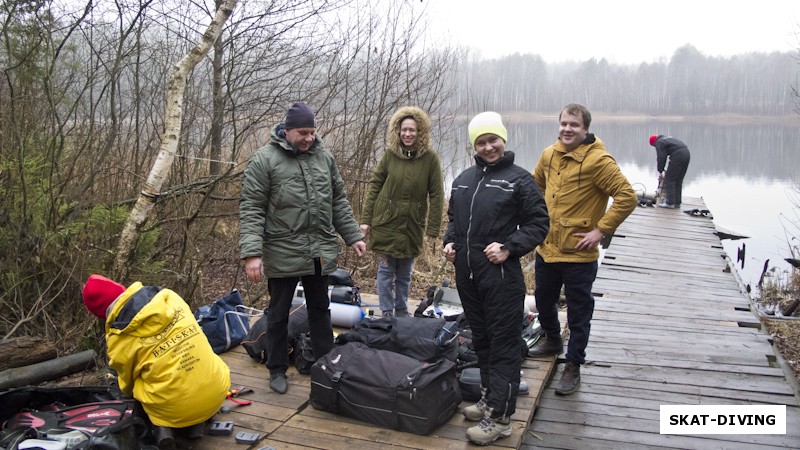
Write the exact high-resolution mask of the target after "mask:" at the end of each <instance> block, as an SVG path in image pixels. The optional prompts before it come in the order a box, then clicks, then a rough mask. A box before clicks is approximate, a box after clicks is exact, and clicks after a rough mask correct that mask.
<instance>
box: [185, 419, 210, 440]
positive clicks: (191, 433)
mask: <svg viewBox="0 0 800 450" xmlns="http://www.w3.org/2000/svg"><path fill="white" fill-rule="evenodd" d="M205 433H206V423H205V422H200V423H198V424H197V425H192V426H190V427H189V428H187V431H186V434H187V437H188V438H189V439H200V438H201V437H203V435H204V434H205Z"/></svg>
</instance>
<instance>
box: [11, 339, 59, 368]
mask: <svg viewBox="0 0 800 450" xmlns="http://www.w3.org/2000/svg"><path fill="white" fill-rule="evenodd" d="M57 356H58V353H57V352H56V349H55V346H54V345H53V343H52V342H50V341H48V340H47V339H42V338H36V337H28V336H25V337H19V338H14V339H3V340H0V372H2V371H4V370H6V369H12V368H14V367H22V366H28V365H31V364H36V363H39V362H42V361H49V360H51V359H53V358H55V357H57Z"/></svg>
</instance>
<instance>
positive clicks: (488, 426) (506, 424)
mask: <svg viewBox="0 0 800 450" xmlns="http://www.w3.org/2000/svg"><path fill="white" fill-rule="evenodd" d="M486 411H487V414H486V416H484V418H483V419H482V420H481V421H480V423H478V424H477V425H475V426H474V427H469V428H467V439H469V440H470V442H472V443H474V444H478V445H489V444H491V443H492V442H494V441H496V440H498V439H500V438H504V437H509V436H511V421H510V420H509V418H508V417H499V418H497V419H492V418H491V417H490V416H489V413H491V410H490V409H487V410H486Z"/></svg>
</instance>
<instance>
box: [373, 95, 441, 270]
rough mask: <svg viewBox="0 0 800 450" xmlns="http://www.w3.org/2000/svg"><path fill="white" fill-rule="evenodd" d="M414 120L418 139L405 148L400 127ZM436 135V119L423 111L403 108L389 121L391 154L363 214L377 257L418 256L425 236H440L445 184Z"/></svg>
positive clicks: (375, 175) (378, 172) (384, 160)
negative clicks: (433, 123)
mask: <svg viewBox="0 0 800 450" xmlns="http://www.w3.org/2000/svg"><path fill="white" fill-rule="evenodd" d="M409 117H410V118H412V119H414V120H415V121H416V122H417V141H416V143H415V144H414V146H413V147H412V148H405V147H403V145H402V143H401V141H400V123H401V122H402V121H403V120H404V119H406V118H409ZM430 134H431V120H430V118H429V117H428V115H427V114H426V113H425V112H424V111H423V110H421V109H419V108H417V107H403V108H400V109H398V110H397V111H396V112H395V113H394V114H393V115H392V118H391V120H390V121H389V130H388V133H387V141H388V142H387V146H386V151H385V152H384V153H383V157H382V158H381V160H380V162H379V163H378V165H377V167H375V171H374V172H373V174H372V179H371V180H370V184H369V192H368V193H367V199H366V201H365V203H364V208H363V210H362V213H361V223H362V224H366V225H369V226H370V231H369V249H370V250H372V251H374V252H375V253H378V254H382V255H388V256H392V257H395V258H416V257H417V256H419V254H420V253H421V252H422V240H423V239H422V238H423V235H424V234H426V235H428V236H433V237H438V236H439V232H440V227H441V223H442V207H443V206H442V205H443V203H444V182H443V180H442V165H441V162H440V161H439V155H438V154H437V153H436V151H434V150H433V148H431V136H430Z"/></svg>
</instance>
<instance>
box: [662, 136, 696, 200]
mask: <svg viewBox="0 0 800 450" xmlns="http://www.w3.org/2000/svg"><path fill="white" fill-rule="evenodd" d="M689 159H690V156H689V150H687V149H685V148H684V149H680V150H675V151H674V152H672V154H671V155H669V165H667V173H666V174H665V175H664V194H665V195H666V196H667V204H670V205H675V206H680V205H681V200H682V193H683V178H684V177H685V176H686V169H688V168H689Z"/></svg>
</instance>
